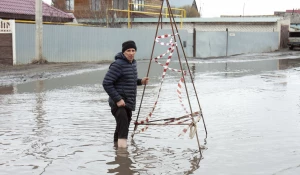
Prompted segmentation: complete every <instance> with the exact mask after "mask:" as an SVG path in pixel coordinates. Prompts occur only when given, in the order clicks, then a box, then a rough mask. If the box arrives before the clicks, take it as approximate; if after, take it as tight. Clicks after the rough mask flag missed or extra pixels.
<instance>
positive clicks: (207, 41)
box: [197, 32, 279, 58]
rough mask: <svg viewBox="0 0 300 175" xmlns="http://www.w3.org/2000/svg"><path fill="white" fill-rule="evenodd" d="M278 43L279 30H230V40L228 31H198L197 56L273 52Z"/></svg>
mask: <svg viewBox="0 0 300 175" xmlns="http://www.w3.org/2000/svg"><path fill="white" fill-rule="evenodd" d="M278 43H279V34H278V32H228V42H227V32H197V57H199V58H207V57H223V56H230V55H236V54H244V53H262V52H271V51H275V50H277V49H278V48H279V45H278ZM227 47H228V48H227Z"/></svg>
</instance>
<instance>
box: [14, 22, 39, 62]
mask: <svg viewBox="0 0 300 175" xmlns="http://www.w3.org/2000/svg"><path fill="white" fill-rule="evenodd" d="M34 57H35V25H32V24H19V23H16V64H28V63H31V61H32V60H33V59H34Z"/></svg>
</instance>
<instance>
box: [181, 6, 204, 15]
mask: <svg viewBox="0 0 300 175" xmlns="http://www.w3.org/2000/svg"><path fill="white" fill-rule="evenodd" d="M180 8H181V9H185V10H186V17H190V18H193V17H200V13H199V12H198V11H197V9H196V8H194V7H192V6H189V5H186V6H183V7H180Z"/></svg>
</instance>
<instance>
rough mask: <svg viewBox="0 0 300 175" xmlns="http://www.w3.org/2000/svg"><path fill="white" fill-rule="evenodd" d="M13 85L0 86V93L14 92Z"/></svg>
mask: <svg viewBox="0 0 300 175" xmlns="http://www.w3.org/2000/svg"><path fill="white" fill-rule="evenodd" d="M14 91H15V90H14V87H13V86H4V87H1V86H0V94H4V95H8V94H13V93H14Z"/></svg>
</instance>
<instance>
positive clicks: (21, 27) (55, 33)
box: [16, 24, 188, 64]
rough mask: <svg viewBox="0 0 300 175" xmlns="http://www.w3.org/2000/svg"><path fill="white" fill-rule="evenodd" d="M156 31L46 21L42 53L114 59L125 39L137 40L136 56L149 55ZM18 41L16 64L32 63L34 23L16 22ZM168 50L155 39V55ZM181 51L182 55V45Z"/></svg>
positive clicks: (55, 57) (55, 58) (56, 57)
mask: <svg viewBox="0 0 300 175" xmlns="http://www.w3.org/2000/svg"><path fill="white" fill-rule="evenodd" d="M155 32H156V30H155V29H142V30H141V29H116V28H99V27H85V26H63V25H44V26H43V56H44V57H45V58H46V59H47V60H48V61H49V62H87V61H104V60H113V59H114V55H115V54H116V53H118V52H120V51H121V49H122V46H121V45H122V42H124V41H126V40H134V41H135V42H136V44H137V54H136V59H149V58H150V56H151V52H152V47H153V43H154V39H155V38H154V35H155ZM170 33H171V30H159V32H158V35H164V34H170ZM179 33H180V37H181V39H182V40H183V41H187V40H188V33H187V31H186V30H180V31H179ZM16 41H17V46H16V47H17V64H26V63H30V62H31V61H32V60H33V58H34V56H35V25H34V24H17V25H16ZM161 41H162V42H169V41H170V38H166V39H161ZM177 42H179V41H177ZM186 49H187V48H185V50H186ZM167 50H168V46H162V45H160V44H158V43H156V45H155V50H154V54H153V57H157V56H159V55H161V54H163V53H165V52H166V51H167ZM179 52H180V56H182V55H183V53H182V50H181V49H179ZM174 57H177V54H174Z"/></svg>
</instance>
